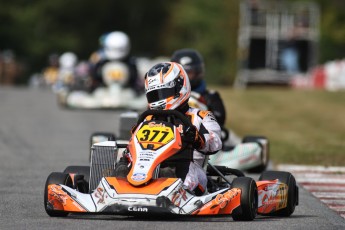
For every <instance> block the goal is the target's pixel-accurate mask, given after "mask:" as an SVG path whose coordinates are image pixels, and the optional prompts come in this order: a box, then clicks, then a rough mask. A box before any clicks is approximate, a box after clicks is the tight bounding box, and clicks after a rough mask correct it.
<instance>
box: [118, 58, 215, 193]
mask: <svg viewBox="0 0 345 230" xmlns="http://www.w3.org/2000/svg"><path fill="white" fill-rule="evenodd" d="M145 92H146V98H147V101H148V106H149V108H150V109H153V110H177V111H179V112H181V113H183V114H185V115H186V116H188V117H189V118H190V119H191V122H192V124H193V126H191V127H189V130H188V131H187V132H186V133H185V134H184V135H183V141H184V142H187V143H190V144H191V145H192V146H193V149H194V151H193V161H191V162H187V164H183V163H181V164H180V163H177V165H183V167H176V171H175V173H176V175H177V177H179V178H182V180H184V184H183V185H184V187H185V189H188V190H189V191H193V192H194V193H195V195H202V194H203V193H204V192H205V191H206V188H207V177H206V172H205V169H204V167H205V166H206V165H207V159H208V158H207V156H206V155H205V154H212V153H216V152H218V151H219V150H220V149H221V148H222V141H221V137H220V135H221V129H220V126H219V124H218V123H217V121H216V119H215V118H214V116H213V114H212V112H210V111H202V110H199V109H196V108H192V107H190V106H189V105H188V100H189V97H190V94H191V87H190V83H189V79H188V75H187V73H186V72H185V70H184V69H183V67H182V66H181V65H180V64H178V63H174V62H164V63H159V64H157V65H155V66H153V67H152V68H151V69H150V70H149V71H148V72H147V73H146V75H145ZM122 161H124V159H122ZM120 162H121V160H120ZM125 165H128V162H127V164H126V163H125ZM117 168H119V167H118V165H117ZM119 169H120V168H119ZM163 169H164V168H163ZM161 170H162V169H161ZM115 173H116V172H115Z"/></svg>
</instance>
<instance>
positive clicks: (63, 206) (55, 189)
mask: <svg viewBox="0 0 345 230" xmlns="http://www.w3.org/2000/svg"><path fill="white" fill-rule="evenodd" d="M48 202H49V203H50V204H51V205H52V206H53V208H54V210H61V211H70V212H86V210H85V209H84V208H83V207H81V206H80V205H79V204H78V203H77V202H75V201H74V200H73V199H72V198H71V197H70V196H69V195H68V194H67V193H66V192H65V191H63V189H62V187H61V186H60V185H56V184H51V185H48Z"/></svg>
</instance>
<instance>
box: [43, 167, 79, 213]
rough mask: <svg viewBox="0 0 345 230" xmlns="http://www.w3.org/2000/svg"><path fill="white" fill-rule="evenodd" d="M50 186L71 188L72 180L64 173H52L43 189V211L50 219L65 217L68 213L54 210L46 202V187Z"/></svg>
mask: <svg viewBox="0 0 345 230" xmlns="http://www.w3.org/2000/svg"><path fill="white" fill-rule="evenodd" d="M50 184H63V185H66V186H68V187H73V182H72V178H71V177H70V176H69V175H68V174H65V173H60V172H52V173H51V174H50V175H49V176H48V178H47V181H46V183H45V187H44V209H45V210H46V213H47V214H48V215H49V216H51V217H65V216H67V215H68V212H65V211H62V210H54V209H53V207H52V204H51V203H50V202H49V201H48V185H50Z"/></svg>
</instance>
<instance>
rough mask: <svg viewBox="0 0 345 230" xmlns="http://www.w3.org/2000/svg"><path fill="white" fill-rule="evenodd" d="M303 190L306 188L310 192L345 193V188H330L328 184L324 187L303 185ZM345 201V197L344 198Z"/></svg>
mask: <svg viewBox="0 0 345 230" xmlns="http://www.w3.org/2000/svg"><path fill="white" fill-rule="evenodd" d="M303 188H305V189H306V190H308V191H313V192H316V191H320V192H326V191H327V192H335V193H337V192H345V186H329V185H327V184H324V185H303ZM344 199H345V197H344Z"/></svg>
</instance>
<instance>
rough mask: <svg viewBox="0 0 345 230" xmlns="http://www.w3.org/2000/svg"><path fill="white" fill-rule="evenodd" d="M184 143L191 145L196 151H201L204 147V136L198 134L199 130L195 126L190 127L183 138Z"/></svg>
mask: <svg viewBox="0 0 345 230" xmlns="http://www.w3.org/2000/svg"><path fill="white" fill-rule="evenodd" d="M183 141H184V142H186V143H188V144H191V145H192V146H193V148H195V149H200V148H201V147H203V146H204V138H203V137H202V134H200V133H199V132H198V129H197V128H196V127H195V126H194V125H192V126H189V127H188V128H187V129H186V131H185V134H184V136H183Z"/></svg>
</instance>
